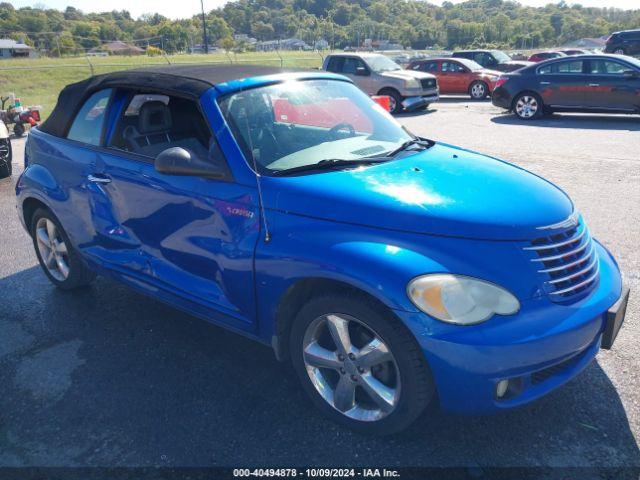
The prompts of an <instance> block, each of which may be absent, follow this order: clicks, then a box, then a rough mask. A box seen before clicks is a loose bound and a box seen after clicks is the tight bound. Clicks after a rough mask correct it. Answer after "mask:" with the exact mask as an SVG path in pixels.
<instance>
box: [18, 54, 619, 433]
mask: <svg viewBox="0 0 640 480" xmlns="http://www.w3.org/2000/svg"><path fill="white" fill-rule="evenodd" d="M16 192H17V198H18V211H19V214H20V217H21V219H22V221H23V224H24V226H25V228H26V229H27V231H28V232H29V234H30V235H31V236H32V238H33V243H34V246H35V249H36V252H37V255H38V259H39V261H40V264H41V266H42V268H43V270H44V272H45V274H46V275H47V276H48V277H49V279H50V280H51V282H53V283H54V284H55V285H56V286H58V287H60V288H63V289H74V288H77V287H81V286H84V285H86V284H88V283H89V282H91V280H92V279H93V277H94V275H95V273H96V272H97V273H100V274H104V275H108V276H111V277H113V278H115V279H117V280H119V281H122V282H124V283H126V284H128V285H130V286H131V287H133V288H135V289H136V290H138V291H140V292H142V293H145V294H148V295H151V296H153V297H156V298H158V299H159V300H162V301H164V302H167V303H170V304H171V305H174V306H176V307H177V308H180V309H182V310H185V311H187V312H189V313H191V314H193V315H196V316H198V317H201V318H203V319H206V320H208V321H211V322H213V323H215V324H218V325H221V326H224V327H225V328H229V329H232V330H234V331H236V332H238V333H241V334H243V335H246V336H249V337H251V338H254V339H256V340H259V341H261V342H263V343H265V344H268V345H271V346H272V348H273V349H274V350H275V353H276V355H277V357H278V358H279V359H285V358H290V360H291V361H292V363H293V366H294V368H295V370H296V371H297V373H298V375H299V376H300V380H301V382H302V385H303V388H304V389H305V390H306V391H307V392H308V393H309V395H310V397H311V399H312V401H313V402H314V403H315V404H316V405H317V406H318V407H319V408H320V409H321V410H322V411H324V412H325V414H327V415H328V416H329V417H331V418H333V419H335V420H336V421H338V422H341V423H343V424H346V425H348V426H349V427H351V428H355V429H359V430H362V431H365V432H372V433H389V432H393V431H397V430H400V429H402V428H404V427H406V426H407V425H409V424H410V423H411V422H412V421H413V420H414V419H416V418H417V417H418V415H419V414H420V413H421V412H422V411H423V410H424V408H425V406H426V405H427V404H428V403H429V402H430V401H432V400H435V399H438V401H439V402H440V404H441V406H442V407H443V408H445V409H449V410H454V411H465V412H482V411H485V412H486V411H497V410H502V409H506V408H511V407H515V406H518V405H522V404H525V403H527V402H530V401H532V400H534V399H536V398H539V397H540V396H542V395H544V394H546V393H548V392H550V391H551V390H553V389H555V388H556V387H558V386H560V385H562V384H563V383H565V382H567V381H568V380H569V379H571V378H572V377H574V376H576V375H577V374H578V373H579V372H580V371H581V370H582V369H584V368H585V366H586V365H587V364H588V363H589V362H590V361H591V360H592V359H593V358H594V356H595V355H596V353H597V351H598V349H600V348H610V347H611V345H612V343H613V341H614V339H615V336H616V334H617V333H618V330H619V329H620V326H621V324H622V321H623V318H624V312H625V307H626V303H627V298H628V290H627V289H626V288H624V287H623V284H622V281H621V276H620V272H619V270H618V267H617V265H616V262H615V260H614V259H613V258H612V256H611V254H610V253H609V252H608V251H607V250H606V249H605V248H604V247H603V246H602V245H601V244H599V243H598V242H597V241H596V240H595V239H593V238H592V237H591V235H590V233H589V230H588V228H587V226H586V225H585V222H584V220H583V218H582V217H581V216H580V215H579V213H577V211H576V209H575V207H574V205H573V203H572V202H571V200H570V199H569V198H568V197H567V196H566V195H565V194H564V193H563V192H562V191H561V190H560V189H559V188H557V187H556V186H554V185H552V184H551V183H549V182H547V181H545V180H544V179H542V178H540V177H538V176H536V175H533V174H531V173H529V172H527V171H525V170H522V169H521V168H518V167H515V166H513V165H511V164H508V163H505V162H503V161H500V160H496V159H494V158H489V157H486V156H483V155H480V154H477V153H473V152H470V151H468V150H463V149H460V148H456V147H453V146H450V145H445V144H442V143H438V142H434V141H431V140H426V139H423V138H418V137H416V136H414V135H412V134H411V133H410V132H408V131H407V130H406V129H404V128H403V127H401V126H400V125H399V124H398V123H397V122H396V121H395V120H394V119H393V118H392V117H391V116H390V115H389V114H388V113H387V112H386V111H385V110H384V109H383V108H382V107H380V106H379V105H378V104H376V103H375V102H373V101H372V100H371V99H370V98H368V97H367V96H366V95H365V94H364V93H362V92H361V91H360V90H358V89H357V88H356V87H355V86H354V85H353V84H352V83H351V82H350V81H349V80H348V79H346V78H344V77H341V76H337V75H332V74H329V73H325V72H320V71H313V72H302V73H301V72H298V73H293V72H284V71H282V70H279V69H273V68H267V67H253V66H243V67H241V66H224V67H212V66H198V67H194V66H173V67H165V68H158V69H150V70H135V71H127V72H119V73H111V74H107V75H103V76H98V77H93V78H90V79H88V80H85V81H83V82H80V83H76V84H73V85H70V86H68V87H66V88H65V89H64V90H63V91H62V93H61V94H60V98H59V100H58V104H57V106H56V108H55V110H54V111H53V113H52V114H51V116H50V117H49V119H48V120H47V121H46V122H45V123H44V124H43V125H42V126H41V127H40V128H36V129H33V130H32V131H31V134H30V135H29V138H28V141H27V145H26V152H25V170H24V173H23V174H22V176H21V177H20V179H19V181H18V183H17V187H16Z"/></svg>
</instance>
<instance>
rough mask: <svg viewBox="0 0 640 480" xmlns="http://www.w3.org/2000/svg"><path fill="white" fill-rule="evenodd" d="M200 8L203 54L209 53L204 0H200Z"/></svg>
mask: <svg viewBox="0 0 640 480" xmlns="http://www.w3.org/2000/svg"><path fill="white" fill-rule="evenodd" d="M200 7H201V8H202V37H203V39H204V53H209V39H208V38H207V20H206V17H205V15H204V0H200Z"/></svg>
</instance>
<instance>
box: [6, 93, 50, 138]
mask: <svg viewBox="0 0 640 480" xmlns="http://www.w3.org/2000/svg"><path fill="white" fill-rule="evenodd" d="M7 103H8V104H9V105H8V106H7ZM5 107H6V109H5ZM40 108H41V107H23V106H22V104H21V103H20V99H19V98H16V96H15V94H13V93H12V94H10V95H8V96H6V97H0V122H4V124H5V125H6V126H7V128H8V127H9V126H10V125H13V134H14V135H15V136H16V137H21V136H23V135H24V132H25V131H26V130H27V127H33V126H35V125H37V124H38V122H39V121H40Z"/></svg>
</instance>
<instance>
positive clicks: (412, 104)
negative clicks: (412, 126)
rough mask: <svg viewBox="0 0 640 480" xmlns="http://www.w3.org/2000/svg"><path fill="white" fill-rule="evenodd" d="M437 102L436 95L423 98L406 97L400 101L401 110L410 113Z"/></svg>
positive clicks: (438, 97) (438, 98) (437, 96)
mask: <svg viewBox="0 0 640 480" xmlns="http://www.w3.org/2000/svg"><path fill="white" fill-rule="evenodd" d="M438 100H440V96H439V95H438V94H435V95H427V96H424V97H407V98H405V99H404V100H402V108H404V109H405V110H407V111H411V110H415V109H417V108H421V107H424V106H426V105H429V104H431V103H434V102H437V101H438Z"/></svg>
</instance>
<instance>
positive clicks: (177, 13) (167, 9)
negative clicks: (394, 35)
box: [5, 0, 640, 19]
mask: <svg viewBox="0 0 640 480" xmlns="http://www.w3.org/2000/svg"><path fill="white" fill-rule="evenodd" d="M5 1H6V0H5ZM8 1H9V2H10V3H12V4H13V6H14V7H16V8H20V7H30V6H34V5H38V6H41V5H46V6H47V7H49V8H56V9H58V10H64V9H65V8H66V7H67V6H68V5H71V6H73V7H76V8H79V9H80V10H82V11H84V12H102V11H105V10H107V11H111V10H129V12H130V13H131V15H133V16H134V17H139V16H140V15H142V14H143V13H160V14H161V15H164V16H165V17H169V18H174V19H175V18H189V17H191V16H193V15H195V14H196V13H198V12H199V11H200V0H182V1H180V2H177V1H175V0H160V1H158V0H133V1H131V0H109V1H108V2H102V1H100V0H98V1H96V0H35V1H34V0H8ZM460 1H462V0H453V3H460ZM519 1H520V3H522V4H524V5H531V6H544V5H546V4H547V3H556V2H557V0H519ZM225 3H226V0H204V7H205V10H206V11H209V10H213V9H214V8H217V7H220V6H222V5H224V4H225ZM430 3H435V4H441V3H442V1H439V0H431V2H430ZM567 3H569V4H571V3H580V4H581V5H583V6H585V7H617V8H624V9H633V8H640V2H639V1H638V0H579V1H578V0H576V1H573V0H567Z"/></svg>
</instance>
